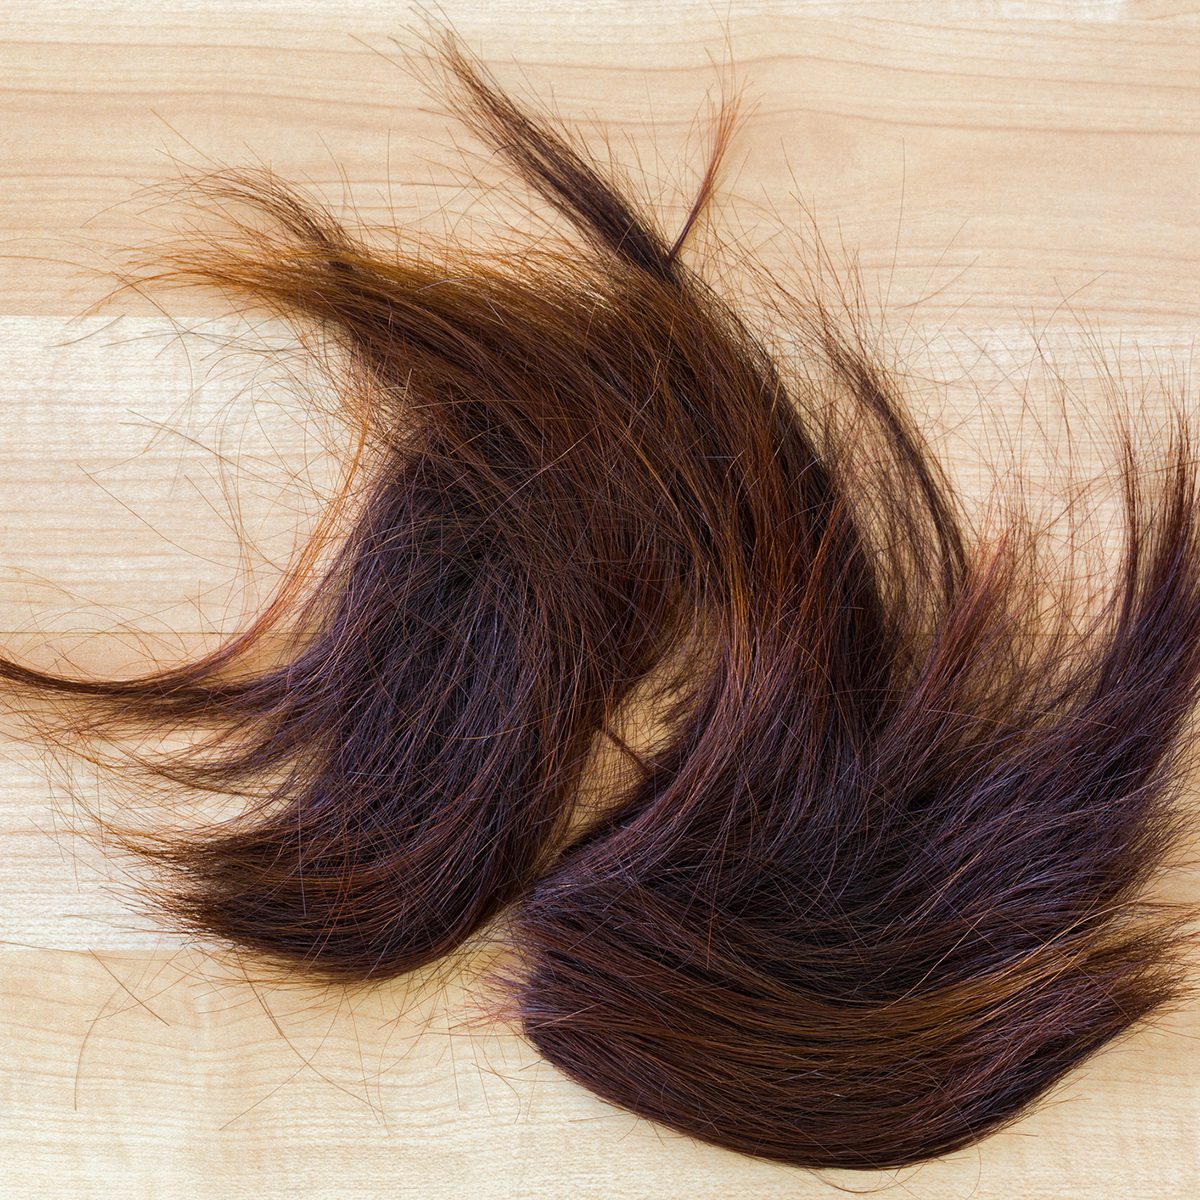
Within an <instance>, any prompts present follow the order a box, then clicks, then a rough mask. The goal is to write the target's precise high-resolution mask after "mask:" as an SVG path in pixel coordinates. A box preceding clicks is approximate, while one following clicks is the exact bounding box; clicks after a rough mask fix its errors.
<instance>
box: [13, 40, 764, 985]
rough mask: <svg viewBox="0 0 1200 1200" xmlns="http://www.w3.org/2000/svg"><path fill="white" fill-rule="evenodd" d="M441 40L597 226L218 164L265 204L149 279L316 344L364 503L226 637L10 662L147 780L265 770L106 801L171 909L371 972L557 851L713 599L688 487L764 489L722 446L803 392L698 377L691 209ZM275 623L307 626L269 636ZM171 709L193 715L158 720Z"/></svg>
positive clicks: (428, 943) (411, 960)
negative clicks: (368, 215)
mask: <svg viewBox="0 0 1200 1200" xmlns="http://www.w3.org/2000/svg"><path fill="white" fill-rule="evenodd" d="M444 61H445V63H446V65H447V66H448V68H449V74H450V77H451V78H452V79H454V80H456V87H457V93H456V103H457V105H458V108H459V110H460V111H461V113H462V115H463V116H464V117H466V118H468V119H469V120H470V122H471V123H472V125H473V126H474V127H475V128H476V129H477V130H478V131H479V132H480V133H481V134H483V135H484V136H485V137H486V138H488V139H489V141H490V142H491V143H493V144H494V145H496V146H497V147H498V148H499V149H500V150H501V151H502V152H503V153H504V155H506V156H507V157H508V159H509V160H510V161H511V162H512V163H513V164H514V165H515V167H516V169H517V171H518V173H519V174H520V175H521V176H522V177H523V178H524V179H525V180H527V181H528V182H530V183H532V184H533V185H534V186H535V187H536V188H538V189H539V190H541V191H542V192H543V193H544V195H545V196H546V198H547V199H548V200H550V201H551V202H552V203H553V204H554V205H556V206H558V207H559V208H561V209H563V210H564V211H567V212H568V213H570V214H572V215H574V216H576V219H577V221H578V224H579V228H580V230H581V231H582V233H583V235H584V236H583V237H582V238H581V239H577V240H581V244H580V245H578V246H568V247H566V248H564V249H559V250H555V251H551V250H543V251H536V250H533V249H531V250H530V251H529V252H528V253H525V254H521V255H520V256H516V257H513V258H511V259H510V260H508V261H505V260H503V259H501V260H493V259H492V258H489V257H486V256H473V255H472V254H470V253H469V252H468V251H466V250H464V249H462V248H459V247H455V246H448V247H443V248H442V249H441V251H440V252H439V251H438V248H437V247H435V246H432V245H431V244H429V242H428V241H422V242H421V243H420V244H419V245H416V246H414V247H413V249H412V250H411V252H403V251H396V252H395V253H384V252H381V251H379V250H377V249H373V248H371V247H369V246H368V245H367V244H365V242H364V241H362V240H361V239H357V238H356V237H355V236H353V235H352V234H351V233H350V232H349V231H347V230H346V229H345V228H343V227H342V226H341V225H340V224H339V223H338V222H337V221H336V220H335V219H334V218H333V217H332V216H330V215H329V214H328V213H326V212H324V211H323V210H322V209H321V208H320V207H319V206H317V205H315V204H313V203H311V202H310V201H308V200H306V199H304V198H303V197H301V196H299V195H298V194H296V193H295V192H293V191H292V190H290V189H289V188H287V187H286V186H285V185H284V184H282V183H281V182H280V181H278V180H277V179H275V178H274V177H273V176H271V175H270V174H269V173H266V172H254V173H252V172H242V173H222V174H217V175H213V176H208V177H205V178H203V179H200V180H198V181H195V183H194V190H195V192H196V193H197V195H198V197H199V199H200V201H201V202H202V204H205V205H207V206H209V207H210V208H214V209H218V208H219V210H220V211H221V212H222V213H224V214H226V215H227V216H229V215H230V214H238V213H240V214H243V215H241V216H236V217H235V216H230V226H229V227H228V228H224V229H222V231H221V233H220V235H219V236H218V237H215V238H214V239H213V240H212V241H211V242H206V243H204V244H201V245H192V246H190V247H184V248H182V249H180V250H178V251H177V252H176V253H175V254H174V255H172V256H171V257H170V258H168V259H167V260H166V261H165V262H164V263H163V265H162V266H161V269H160V270H159V272H158V274H157V275H155V276H153V277H151V278H150V279H149V280H148V282H150V283H157V284H159V285H171V284H174V283H178V282H186V283H194V282H197V281H199V282H200V283H202V284H206V285H210V286H213V287H216V288H218V289H221V290H222V291H223V292H225V293H226V294H228V295H229V296H231V297H232V298H233V299H234V300H235V301H236V302H237V303H239V304H241V305H246V306H251V307H253V308H254V309H255V310H264V311H266V312H269V313H271V314H274V315H276V316H278V317H281V318H283V319H285V320H287V321H288V322H291V323H292V324H293V325H294V326H295V327H296V328H297V330H298V331H299V333H300V334H301V336H302V338H303V339H304V343H305V344H306V345H309V346H315V347H318V349H316V350H314V354H315V355H318V356H319V358H320V361H322V362H328V363H329V364H330V368H331V369H332V370H334V371H335V372H336V380H335V382H336V385H337V389H338V391H339V392H340V394H341V396H342V399H343V402H344V405H345V410H346V414H347V415H348V416H349V417H350V418H351V424H352V425H353V426H355V427H357V428H359V429H360V430H361V431H362V439H363V443H364V445H363V447H362V449H361V451H360V459H361V462H362V463H363V464H364V465H363V467H362V468H361V470H360V472H359V475H360V476H365V483H359V484H358V485H357V488H358V494H357V495H356V498H355V500H354V508H353V511H354V519H353V522H352V524H351V528H350V529H349V531H348V532H347V533H346V534H345V535H344V536H343V537H342V540H341V542H340V543H339V544H338V545H337V547H336V553H335V554H333V556H332V560H331V561H330V562H329V563H328V565H327V566H326V567H325V568H324V569H323V571H322V573H321V574H320V575H319V577H317V578H313V577H312V572H313V571H314V570H315V569H316V568H315V564H316V563H317V562H318V561H321V558H322V553H323V552H325V551H327V550H328V547H327V546H325V545H315V546H314V547H312V548H310V553H308V554H307V555H306V556H304V558H303V560H302V564H301V569H300V570H299V571H298V572H297V573H295V574H294V575H293V577H291V578H290V579H288V580H287V582H286V583H285V585H284V587H283V589H282V591H281V593H280V595H279V596H278V597H277V598H276V600H275V602H274V603H272V604H271V605H270V606H269V607H268V608H267V610H266V611H265V612H264V613H263V614H262V615H261V616H260V618H259V619H258V620H257V621H256V622H255V623H254V624H253V625H252V627H251V628H250V629H248V630H246V631H245V632H244V633H242V634H241V635H240V636H238V637H237V638H235V639H233V640H232V641H231V642H230V643H228V644H227V645H224V646H222V647H220V648H219V649H218V650H217V651H215V652H214V653H212V654H209V655H207V656H205V657H203V658H201V659H199V660H198V661H195V662H192V663H188V664H184V665H182V666H171V667H170V668H167V669H163V670H159V671H155V672H152V673H149V674H146V675H142V676H140V677H137V678H131V679H121V680H95V679H86V678H71V677H60V676H55V675H52V674H48V673H45V672H38V671H35V670H33V669H31V668H28V667H25V666H22V665H21V664H20V663H18V662H15V661H11V660H5V661H3V662H0V674H2V675H3V677H4V679H5V680H6V682H7V686H8V689H9V691H10V695H12V696H19V695H22V694H24V695H31V696H36V697H38V698H40V699H43V700H47V701H49V702H50V703H51V705H52V707H53V709H54V711H55V718H54V720H53V721H52V722H48V723H46V733H47V736H53V737H56V738H57V739H58V741H59V742H60V743H61V744H63V745H74V746H75V747H76V748H82V749H84V751H85V752H88V753H92V754H95V755H96V756H98V757H99V756H100V755H101V753H102V751H101V750H99V749H96V747H99V746H103V747H105V748H106V750H105V752H104V753H105V754H106V757H105V761H106V762H107V763H108V764H109V765H112V766H115V767H117V768H119V770H120V771H121V773H122V775H123V776H124V777H129V776H130V775H131V773H132V774H133V777H134V778H136V779H138V780H139V781H140V786H142V787H143V788H147V789H148V788H150V787H151V786H152V785H154V783H155V782H156V781H157V782H158V783H160V784H161V783H164V782H165V783H166V785H168V786H169V787H179V788H185V787H186V788H191V789H198V790H199V791H201V792H206V791H213V792H220V793H231V794H233V795H235V796H241V797H243V798H244V800H245V804H244V808H243V811H242V812H241V813H240V814H238V815H237V816H236V817H235V818H233V819H230V820H222V821H219V822H216V823H212V824H210V825H208V826H206V827H200V828H197V827H195V826H193V827H191V828H189V829H187V830H185V831H183V832H178V831H174V830H172V831H170V832H168V831H167V830H165V829H162V828H157V827H150V828H146V827H139V826H138V825H137V824H136V823H128V822H126V823H122V824H121V825H120V826H119V827H117V826H115V827H114V828H113V829H111V830H109V835H110V839H113V838H115V839H117V840H119V841H120V842H121V844H123V845H124V846H125V847H126V848H127V849H130V850H133V851H134V852H136V853H137V854H139V855H141V856H142V857H144V858H145V859H147V860H149V861H150V862H151V863H152V864H154V865H155V866H157V867H158V868H160V869H161V870H160V873H159V874H158V875H157V876H156V877H155V882H154V883H152V885H151V886H150V888H149V893H148V894H149V899H150V901H151V903H152V904H154V905H156V906H157V907H159V908H161V909H164V910H165V911H166V912H167V914H168V915H169V917H170V919H171V920H172V921H173V923H175V924H176V925H177V926H181V927H183V928H185V929H188V930H193V931H196V932H198V933H200V934H203V935H207V936H215V937H217V938H219V939H221V940H224V941H227V942H231V943H234V944H236V945H239V946H243V947H249V948H251V949H253V950H255V951H258V952H261V953H263V954H265V955H268V956H270V957H273V958H277V959H281V960H285V961H291V962H293V963H297V962H298V963H300V964H302V965H303V966H304V967H305V968H306V969H308V970H310V971H312V972H316V973H320V974H325V975H329V976H333V977H341V978H346V979H352V980H357V979H365V978H370V977H377V976H386V975H394V974H397V973H400V972H404V971H407V970H410V969H412V968H414V967H416V966H419V965H421V964H424V963H427V962H429V961H431V960H434V959H437V958H439V957H440V956H442V955H444V954H446V953H447V952H449V951H451V950H453V949H455V947H457V946H459V945H460V944H461V943H462V942H463V940H464V939H465V938H467V937H469V936H470V935H472V934H473V933H474V932H475V931H477V930H478V929H479V928H480V927H481V926H482V925H483V924H485V923H486V922H487V921H488V920H489V919H490V918H491V917H492V916H493V915H494V914H495V913H496V912H497V911H498V910H499V909H500V908H501V907H502V906H503V905H504V904H506V903H507V902H508V901H510V900H511V899H512V898H513V897H514V896H516V895H518V894H519V893H520V892H521V891H522V889H524V888H525V887H527V886H528V884H529V883H530V882H531V880H532V879H533V878H535V877H536V875H537V874H538V873H539V872H540V871H541V870H543V869H544V868H545V866H546V865H547V863H548V861H549V856H550V855H551V854H552V853H553V850H554V848H555V847H556V845H557V844H558V843H560V842H561V840H562V837H563V834H564V831H565V828H566V825H567V822H568V821H569V820H570V813H571V808H572V803H573V800H574V797H575V795H576V792H577V789H578V785H579V780H580V776H581V773H582V772H583V771H584V769H585V767H586V766H587V765H588V763H589V762H590V761H591V760H592V758H593V757H594V754H595V752H596V745H597V740H598V738H599V737H600V736H601V735H602V734H603V733H604V732H605V731H606V730H610V731H611V732H612V733H613V736H614V737H617V736H618V735H617V733H616V730H615V726H614V725H613V721H614V716H615V714H616V713H617V712H618V710H619V709H620V707H621V704H622V701H623V699H624V698H625V696H626V695H627V694H628V693H629V691H630V690H631V689H632V688H633V687H634V686H636V685H637V684H638V683H639V682H640V681H642V680H643V679H644V678H645V677H646V675H647V673H648V672H649V671H650V670H651V669H652V668H654V667H656V666H657V665H659V664H661V663H662V662H663V661H664V660H665V659H666V658H668V657H669V655H670V653H671V650H672V647H676V646H678V645H679V644H680V643H681V642H682V641H683V639H684V638H685V637H686V636H687V631H688V629H689V627H690V625H691V624H692V623H693V618H692V616H691V614H692V612H693V611H694V607H695V606H694V605H693V604H691V603H688V602H687V598H688V597H689V596H690V595H694V594H695V592H696V591H697V590H698V586H699V585H698V583H697V582H696V578H695V577H696V573H697V572H698V571H699V570H700V569H702V567H703V565H704V564H705V563H707V562H708V561H709V560H710V559H711V558H712V557H713V555H714V553H715V551H713V550H712V549H710V548H709V547H707V546H701V545H699V544H698V541H699V540H700V539H703V538H705V537H706V536H707V534H706V533H705V531H704V530H703V529H698V528H697V525H696V522H695V521H694V519H693V518H692V516H691V513H692V511H693V510H703V511H716V510H720V509H722V508H725V509H727V510H730V511H737V510H738V508H739V506H743V507H744V502H743V500H742V498H741V495H740V493H741V491H742V490H743V489H744V488H745V487H746V486H747V479H746V478H745V472H744V471H738V470H731V471H728V472H721V473H718V472H715V471H706V472H700V473H698V474H697V473H696V470H695V467H696V464H697V463H698V462H700V463H703V462H706V461H708V460H709V459H712V460H716V459H717V458H718V456H720V457H724V456H725V455H726V454H727V452H728V448H729V446H730V444H732V443H733V441H734V439H735V438H736V437H738V436H743V437H753V436H758V437H759V438H760V439H761V447H762V451H763V453H766V452H767V448H768V447H769V443H770V427H771V425H772V422H774V423H775V424H776V425H781V424H782V422H781V418H780V417H779V414H778V413H771V412H763V413H762V414H761V416H759V415H756V418H755V422H756V423H755V426H754V428H753V429H752V430H747V431H746V432H745V434H744V435H743V434H741V431H740V430H739V429H738V426H737V421H738V419H739V414H737V413H735V412H730V413H728V414H722V416H721V417H720V418H718V419H716V420H714V419H713V417H712V415H711V413H710V411H709V407H710V406H709V402H708V398H707V397H706V396H705V395H704V394H703V386H702V384H701V383H700V381H698V380H693V381H692V385H691V386H690V387H689V389H687V390H682V389H679V388H676V387H675V386H674V382H671V383H668V382H666V381H664V379H663V378H662V377H661V371H662V365H663V361H664V354H665V352H666V350H667V347H668V344H669V339H670V332H669V330H670V326H671V323H672V321H673V319H674V317H675V309H674V305H675V295H676V289H675V286H674V284H673V283H672V282H671V281H672V280H673V279H674V277H675V276H676V274H677V272H678V268H677V266H676V264H675V256H676V252H677V249H678V246H679V244H680V242H681V241H682V238H683V236H684V234H680V236H679V237H678V238H677V239H676V240H675V241H674V242H669V241H668V240H667V239H666V238H665V237H664V236H662V235H660V234H659V233H658V232H657V231H655V230H652V229H651V228H649V227H648V226H646V225H645V224H644V223H643V222H641V221H640V220H638V219H636V218H635V217H634V215H633V211H632V209H631V208H630V206H629V205H628V204H627V203H626V201H625V200H624V199H623V198H622V196H621V195H620V194H619V193H618V192H617V191H616V190H615V189H613V188H611V187H610V185H609V184H607V183H606V182H605V181H604V179H603V177H602V175H601V173H600V172H599V171H598V170H597V169H596V168H595V167H593V166H592V165H591V164H590V163H589V161H588V160H587V159H586V158H585V157H584V156H583V155H582V153H581V152H580V151H578V150H576V149H574V148H573V147H572V146H571V145H570V143H569V141H568V140H567V139H566V138H565V137H563V136H561V135H559V134H557V133H556V132H554V131H553V130H552V128H551V127H550V126H549V125H548V124H545V123H542V122H539V121H535V120H534V119H533V118H531V117H527V116H525V115H524V114H523V113H522V112H521V111H520V110H519V109H518V108H517V107H516V106H514V105H513V104H512V103H511V102H510V101H509V100H508V98H507V97H506V96H504V95H503V94H502V93H501V92H500V91H499V90H498V89H497V88H496V87H495V86H494V85H493V84H492V83H491V82H490V81H489V80H487V79H486V78H485V76H484V75H483V74H482V73H481V71H480V70H479V69H478V68H477V67H476V66H475V65H474V64H472V63H471V62H470V61H468V59H467V58H466V57H465V56H464V55H463V54H462V53H461V52H459V51H458V50H457V48H456V47H455V46H454V45H453V43H447V45H446V47H445V59H444ZM726 136H727V125H726V124H722V125H721V127H720V129H719V130H718V135H717V137H716V139H715V142H714V150H713V154H712V158H711V163H710V168H709V177H711V175H712V174H713V173H714V172H715V170H716V167H717V164H718V162H719V158H720V153H721V150H722V148H723V143H724V139H725V137H726ZM708 186H709V184H708V183H707V182H706V183H705V185H704V186H703V187H702V189H701V198H700V200H698V201H697V205H696V207H695V209H694V210H693V213H692V215H691V217H689V225H690V223H691V221H693V220H695V218H696V216H697V215H698V214H699V210H700V208H701V207H702V205H703V199H704V196H705V194H706V191H707V188H708ZM684 233H686V229H685V231H684ZM144 282H147V281H144ZM648 283H650V284H652V286H647V284H648ZM334 524H336V522H334ZM318 540H320V539H318ZM325 540H328V538H327V537H326V539H325ZM325 557H328V555H327V554H326V555H325ZM268 633H270V634H272V635H277V636H281V637H282V639H283V641H284V645H285V648H286V649H285V653H283V654H282V656H277V657H280V658H281V661H278V662H274V661H273V662H272V663H271V664H269V665H267V666H265V667H264V666H262V665H261V664H260V663H258V662H257V661H256V658H255V656H256V654H257V653H258V652H259V651H260V650H261V647H262V645H263V643H264V640H265V639H266V635H267V634H268ZM164 730H169V731H173V732H176V733H181V734H185V735H186V738H185V744H184V747H183V748H182V749H173V750H171V751H169V752H160V753H155V754H151V753H148V752H144V751H141V750H139V749H137V748H136V747H138V746H139V739H142V740H143V741H144V740H145V738H146V737H147V736H151V737H153V736H155V735H157V734H158V733H160V732H162V731H164ZM113 744H115V745H116V746H117V750H116V751H115V752H113V751H112V750H111V747H112V745H113ZM89 748H90V749H89ZM136 807H137V806H136V797H135V803H134V805H133V806H132V812H133V814H134V815H135V816H136Z"/></svg>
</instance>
